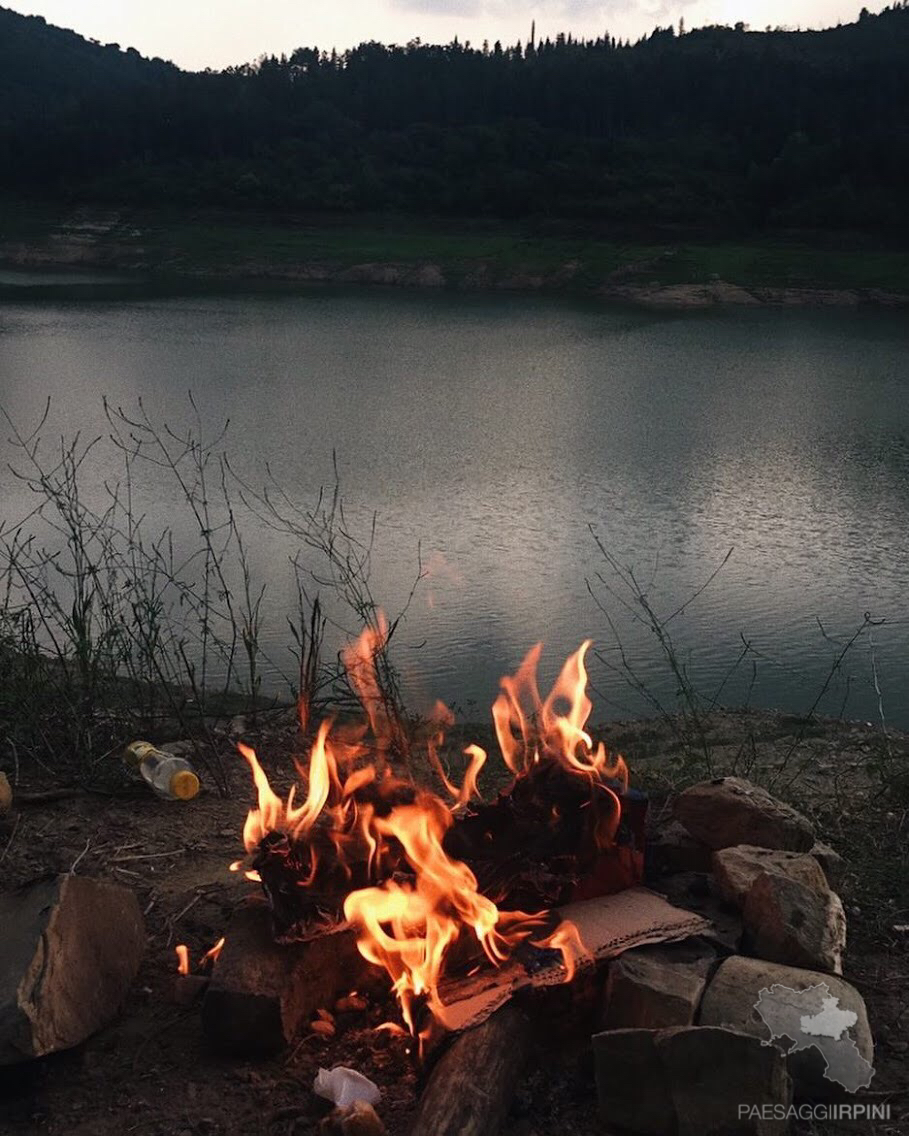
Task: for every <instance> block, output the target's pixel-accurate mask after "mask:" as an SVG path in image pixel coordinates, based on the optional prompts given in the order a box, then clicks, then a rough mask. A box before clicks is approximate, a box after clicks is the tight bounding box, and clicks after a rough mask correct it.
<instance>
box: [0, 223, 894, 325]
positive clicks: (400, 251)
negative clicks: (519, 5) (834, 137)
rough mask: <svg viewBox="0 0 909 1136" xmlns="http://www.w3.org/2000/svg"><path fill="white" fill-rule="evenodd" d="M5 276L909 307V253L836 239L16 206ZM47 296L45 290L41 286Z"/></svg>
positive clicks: (3, 240)
mask: <svg viewBox="0 0 909 1136" xmlns="http://www.w3.org/2000/svg"><path fill="white" fill-rule="evenodd" d="M0 268H4V269H7V270H10V269H12V270H19V271H28V272H34V273H35V274H36V276H40V275H44V274H48V275H49V274H51V273H57V272H66V271H74V270H76V271H78V270H83V271H90V272H94V273H105V272H108V273H112V274H118V275H123V276H125V277H127V278H129V279H132V280H135V281H137V282H141V281H156V282H164V283H165V284H166V283H168V282H171V283H173V284H174V285H175V286H177V287H179V286H180V285H181V284H184V285H185V284H193V285H194V286H200V285H201V286H205V285H206V284H210V285H211V286H213V287H218V286H238V285H239V286H242V285H243V284H244V282H248V283H256V284H260V283H268V282H274V283H275V284H276V285H281V284H284V285H293V284H363V285H375V286H379V287H386V288H410V289H425V290H439V289H452V290H456V291H474V292H479V291H485V292H518V293H520V292H526V293H544V294H545V293H548V294H573V295H577V296H586V297H588V298H597V297H599V298H602V299H604V300H607V301H617V302H625V303H632V304H637V305H643V306H646V307H648V308H660V309H699V308H713V307H717V306H748V307H757V306H774V307H793V306H801V307H835V308H848V307H857V306H859V305H873V306H877V307H906V306H909V254H907V253H905V252H903V251H902V250H900V249H890V248H882V247H880V245H879V243H877V242H875V241H873V240H871V239H870V238H867V237H866V238H863V237H861V236H856V235H854V234H853V235H852V236H851V238H850V239H849V240H844V241H843V242H841V245H840V244H837V243H836V241H834V240H833V239H832V238H831V236H830V234H826V235H825V236H824V238H823V239H820V238H818V237H817V236H816V235H815V237H814V238H813V239H811V240H809V239H808V238H807V237H805V236H804V235H803V236H802V237H801V238H800V239H795V238H794V237H792V236H786V237H777V238H774V239H771V238H761V239H754V240H751V241H731V240H729V241H717V240H714V241H710V242H707V241H694V240H681V239H679V240H674V241H667V240H665V239H663V240H660V241H657V240H652V241H649V242H645V241H643V240H641V239H636V240H634V241H633V242H625V241H622V240H617V239H615V237H612V238H611V239H603V238H600V237H598V236H590V235H583V234H582V235H578V234H573V235H564V234H561V235H546V236H542V237H541V236H537V235H534V234H531V233H530V232H528V231H523V230H519V229H516V228H507V227H505V226H504V225H500V224H497V223H494V222H478V223H477V224H476V225H470V224H468V223H466V222H465V223H463V224H462V225H460V226H458V225H457V224H456V223H454V222H445V223H442V222H437V223H430V222H427V221H422V220H413V219H396V220H393V221H389V220H388V219H372V220H368V219H360V218H351V219H348V220H337V219H334V220H332V221H330V222H329V221H326V220H324V219H322V220H321V221H316V222H312V221H309V222H299V221H288V220H283V221H275V220H270V219H265V220H262V219H255V218H253V219H250V218H248V217H234V216H224V215H217V214H187V213H184V214H179V215H167V216H163V215H160V214H153V213H142V212H139V211H124V210H110V209H77V210H70V211H66V212H61V211H55V210H49V209H48V208H43V209H34V208H33V209H28V208H25V207H22V208H19V207H17V206H15V205H9V204H7V205H6V206H0ZM58 284H59V281H55V282H54V285H58ZM49 286H50V283H49V285H48V287H49ZM10 290H11V288H10V287H7V288H0V295H4V294H5V295H7V296H8V295H9V292H10ZM17 290H18V289H17ZM34 290H37V291H44V290H45V286H43V285H42V284H40V283H38V282H37V281H36V282H35V285H34Z"/></svg>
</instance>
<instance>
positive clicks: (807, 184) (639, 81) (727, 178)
mask: <svg viewBox="0 0 909 1136" xmlns="http://www.w3.org/2000/svg"><path fill="white" fill-rule="evenodd" d="M907 76H909V7H907V4H906V3H905V2H903V3H900V4H897V5H895V6H894V7H892V8H889V9H887V10H885V11H884V12H882V13H881V14H880V15H877V16H873V15H869V14H867V13H866V12H863V13H862V15H861V16H860V17H859V18H858V19H857V21H856V22H855V23H854V24H850V25H847V26H843V27H838V28H833V29H829V30H826V31H821V32H793V31H782V30H779V31H766V32H753V31H749V30H747V29H746V28H745V27H744V26H742V25H739V26H737V27H736V28H724V27H711V28H704V29H699V30H695V31H691V32H688V33H687V34H681V35H680V34H677V33H676V32H675V30H674V29H672V28H663V29H657V30H656V31H655V32H654V33H653V34H652V35H651V36H649V37H647V38H646V39H643V40H641V41H639V42H638V43H635V44H625V43H621V42H616V41H615V40H614V39H612V38H610V37H608V36H604V37H602V38H600V39H597V40H594V41H584V42H578V41H575V40H573V39H572V38H571V37H561V36H560V37H558V38H557V39H556V40H555V41H552V42H550V41H549V40H546V41H544V42H542V43H537V44H533V45H530V44H528V45H524V46H523V47H522V46H521V45H516V46H511V47H503V46H501V45H500V44H494V45H486V44H484V45H483V46H482V47H476V46H470V45H468V44H460V43H458V42H454V43H451V44H449V45H447V46H444V47H443V46H430V45H424V44H421V43H419V42H414V43H411V44H408V45H406V46H383V45H381V44H377V43H367V44H362V45H360V46H359V47H357V48H354V49H353V50H351V51H348V52H345V53H344V54H336V53H335V52H331V53H328V52H324V51H322V52H320V51H317V50H315V49H310V48H299V49H297V50H295V51H293V52H292V53H291V54H289V55H287V56H282V57H280V58H267V59H262V60H260V61H258V62H257V63H254V64H249V65H245V66H240V67H237V68H231V69H229V70H227V71H225V72H220V73H212V72H206V73H202V74H188V73H185V72H182V71H180V70H178V69H177V68H175V67H174V66H172V65H171V64H168V63H164V62H163V61H161V60H151V61H150V60H146V59H143V58H142V57H141V56H139V55H138V53H136V52H135V51H132V50H126V51H124V50H122V49H121V48H119V47H118V46H117V45H108V46H102V45H100V44H94V43H90V42H88V41H86V40H84V39H82V38H81V37H79V36H77V35H75V34H74V33H72V32H65V31H62V30H60V29H56V28H52V27H49V26H48V25H47V24H45V22H44V21H43V20H41V19H40V18H35V17H32V18H26V17H23V16H19V15H17V14H15V13H13V12H11V11H8V10H6V9H0V191H2V192H3V193H4V194H5V195H6V196H7V197H9V196H24V195H28V196H31V197H34V196H40V197H44V198H50V199H56V200H60V201H66V202H67V203H72V202H74V201H75V202H78V201H83V200H84V201H91V202H112V203H113V202H116V203H133V204H142V205H159V204H180V205H187V204H189V205H202V204H204V205H210V206H224V207H230V208H233V209H236V208H243V207H249V208H251V209H254V210H256V211H259V212H261V211H263V210H265V211H268V210H272V211H276V212H281V211H301V210H305V211H319V212H322V211H332V212H341V213H352V212H374V211H378V210H382V211H401V212H406V213H418V214H424V215H464V216H502V217H516V216H536V217H549V218H566V219H579V220H583V221H585V222H590V221H595V222H596V223H597V224H607V225H608V224H641V225H649V224H654V223H661V224H670V225H688V226H697V227H700V228H704V229H711V230H717V231H723V230H729V231H731V230H740V231H747V230H756V229H761V228H766V227H776V228H780V227H799V228H832V229H840V228H851V229H869V228H887V229H890V230H893V229H895V228H902V229H904V230H905V229H906V227H907V221H906V212H907V211H906V206H905V198H906V186H907V185H909V81H907Z"/></svg>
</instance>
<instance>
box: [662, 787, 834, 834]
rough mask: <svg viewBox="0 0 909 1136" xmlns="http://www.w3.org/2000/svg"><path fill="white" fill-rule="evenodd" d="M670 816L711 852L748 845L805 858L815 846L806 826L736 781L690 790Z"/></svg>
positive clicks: (786, 809)
mask: <svg viewBox="0 0 909 1136" xmlns="http://www.w3.org/2000/svg"><path fill="white" fill-rule="evenodd" d="M674 810H675V816H676V818H677V819H678V820H679V821H681V823H682V824H683V825H684V826H685V828H686V829H687V831H688V832H689V833H690V834H691V835H692V836H693V837H694V838H695V839H696V840H700V841H701V843H703V844H706V845H708V846H709V847H710V848H713V849H718V848H730V847H732V846H733V845H735V844H753V845H757V846H758V847H760V848H787V849H790V850H792V851H794V852H807V851H808V849H809V848H811V846H812V845H813V844H814V830H813V828H812V826H811V822H810V821H808V820H807V819H806V818H805V817H803V816H802V814H801V813H799V812H796V810H795V809H794V808H792V807H791V806H790V805H786V804H784V803H783V802H782V801H778V800H777V799H776V798H775V797H772V796H771V795H770V793H768V792H767V790H766V789H762V788H760V787H759V786H758V785H752V783H751V782H750V781H745V780H743V779H742V778H741V777H718V778H716V779H715V780H714V781H704V782H702V783H701V784H700V785H692V786H691V787H690V788H689V789H686V790H685V791H684V792H682V793H680V794H679V795H678V797H676V799H675V805H674Z"/></svg>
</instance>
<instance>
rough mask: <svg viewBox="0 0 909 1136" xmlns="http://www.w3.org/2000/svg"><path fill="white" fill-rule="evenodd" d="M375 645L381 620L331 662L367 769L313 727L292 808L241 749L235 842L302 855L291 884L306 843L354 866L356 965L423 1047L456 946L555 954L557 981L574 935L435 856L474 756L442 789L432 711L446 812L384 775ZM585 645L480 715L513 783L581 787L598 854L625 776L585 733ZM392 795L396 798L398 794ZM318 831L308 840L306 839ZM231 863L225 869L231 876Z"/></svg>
mask: <svg viewBox="0 0 909 1136" xmlns="http://www.w3.org/2000/svg"><path fill="white" fill-rule="evenodd" d="M387 634H388V626H387V623H386V622H385V620H384V618H381V617H380V619H379V620H378V626H377V627H376V628H367V629H366V630H365V631H364V632H363V633H362V634H361V635H360V637H359V638H358V639H357V640H356V642H355V643H354V644H352V645H351V646H350V647H348V648H347V649H346V650H345V651H344V652H343V657H344V661H345V664H346V666H347V669H348V675H349V678H350V682H351V685H352V686H353V688H354V689H355V690H356V692H357V694H358V695H359V697H360V699H361V701H362V703H363V706H364V709H365V710H366V714H367V717H368V719H369V723H370V727H371V730H372V733H373V735H374V736H375V738H376V742H377V748H378V752H379V759H378V761H377V762H370V761H368V759H367V760H366V762H365V763H364V762H363V761H361V760H360V759H361V758H363V757H364V755H366V752H367V751H366V747H365V745H363V744H362V736H363V735H362V733H361V734H359V735H358V736H357V737H356V738H355V739H354V740H353V741H350V740H345V739H344V738H343V737H341V736H339V734H341V731H337V732H335V733H334V734H333V733H332V730H333V727H332V723H331V722H330V721H326V722H323V723H322V724H321V726H320V727H319V731H318V734H317V737H316V739H315V741H314V743H313V745H312V749H311V752H310V756H309V762H308V764H307V765H305V766H304V765H302V764H298V771H299V773H300V777H301V780H302V783H303V785H304V786H305V793H306V796H305V799H304V800H303V802H302V804H299V805H298V804H296V803H295V797H296V788H295V787H294V788H291V789H290V791H289V793H288V794H287V797H286V799H285V800H282V799H281V798H280V797H279V796H278V795H277V794H276V793H275V792H274V791H273V790H272V788H271V786H270V784H269V781H268V778H267V776H266V775H265V773H264V771H263V769H262V767H261V765H260V764H259V761H258V759H257V757H256V754H255V752H254V751H253V750H252V749H251V748H249V747H248V746H245V745H242V744H241V745H240V746H239V747H238V748H239V750H240V752H241V754H242V755H243V757H244V758H245V759H246V761H247V762H248V764H249V766H250V769H251V771H252V776H253V780H254V783H255V786H256V790H257V794H258V803H257V807H256V808H253V809H251V810H250V812H249V815H248V817H247V819H246V823H245V825H244V830H243V842H244V845H245V847H246V851H247V853H250V854H251V853H254V852H255V851H256V850H257V848H258V847H259V844H260V842H261V841H262V839H263V838H264V837H265V836H266V835H267V834H268V833H271V832H282V833H286V834H287V836H288V837H289V838H290V839H291V840H292V841H294V842H297V843H298V845H302V846H304V847H306V848H308V853H309V857H310V868H309V879H301V881H300V885H301V886H302V887H307V886H309V885H311V884H312V882H313V881H314V880H315V878H316V873H317V870H318V866H319V862H318V855H319V853H318V851H317V847H316V845H317V843H319V846H320V847H324V846H325V839H324V838H327V839H328V840H329V841H330V843H331V845H333V847H334V849H335V850H336V852H337V859H338V862H339V863H340V864H341V865H342V866H345V868H346V870H347V873H348V878H349V877H350V874H351V865H352V864H354V863H357V864H359V865H364V864H365V865H366V866H367V869H368V875H367V877H366V878H368V879H369V880H370V881H373V882H372V883H371V885H370V886H367V887H359V888H357V889H355V890H351V891H350V892H349V893H348V895H347V897H346V899H345V900H344V905H343V910H344V916H345V918H346V919H347V920H349V922H350V923H352V924H353V925H354V926H355V927H356V928H357V932H358V946H359V949H360V952H361V953H362V955H363V956H364V957H365V958H366V959H368V960H369V961H370V962H372V963H375V964H376V965H379V966H381V967H384V969H385V970H386V972H387V973H388V975H389V977H390V978H391V981H392V985H393V988H394V991H395V994H396V995H397V997H398V999H399V1001H400V1003H401V1007H402V1013H403V1016H404V1020H405V1022H406V1023H407V1026H408V1028H409V1030H410V1031H411V1033H412V1034H415V1035H418V1036H419V1037H420V1039H421V1043H422V1041H424V1040H425V1039H426V1038H427V1037H428V1035H429V1030H430V1028H431V1027H430V1026H427V1025H426V1022H425V1020H423V1021H421V1020H420V1019H421V1015H420V1013H419V1010H420V1007H425V1008H426V1009H427V1010H428V1011H429V1013H430V1015H431V1019H432V1020H435V1021H438V1022H441V1023H442V1024H444V1022H445V1007H444V1005H443V1004H442V1001H441V999H440V997H439V984H440V980H441V977H442V974H443V968H444V965H445V960H446V956H447V954H448V952H449V950H450V948H451V947H452V946H453V944H454V943H455V942H456V941H457V940H459V939H460V938H461V937H462V936H467V937H473V939H474V940H475V941H476V942H477V944H478V945H479V946H480V947H481V948H482V950H483V951H484V953H485V955H486V957H487V959H488V960H489V962H490V963H492V964H493V965H500V964H501V963H502V962H504V961H505V960H506V959H507V958H508V957H509V956H510V955H511V953H512V952H513V950H514V949H515V947H517V946H518V945H519V944H520V943H521V942H524V941H529V942H531V943H533V944H534V945H535V946H545V947H550V948H553V949H556V950H559V951H560V952H561V954H562V958H563V963H564V967H565V973H566V978H567V979H570V978H571V976H572V975H573V974H574V972H575V969H576V967H577V965H578V962H579V960H580V959H581V958H582V957H583V956H584V955H585V954H586V951H585V948H584V945H583V943H582V942H581V939H580V936H579V934H578V931H577V929H576V928H575V927H574V925H573V924H571V923H569V922H567V921H563V922H561V923H560V924H558V926H557V927H556V928H555V930H554V931H551V933H549V934H546V933H545V927H546V926H547V925H548V927H550V928H551V927H552V923H553V920H552V919H551V918H549V919H547V918H546V916H547V913H545V912H544V913H541V914H537V915H527V914H525V913H523V912H514V911H508V912H502V911H499V909H498V908H497V906H496V904H495V903H494V902H493V901H492V900H491V899H489V898H488V897H487V896H485V895H483V894H481V893H480V891H479V886H478V883H477V879H476V877H475V875H474V874H473V872H472V871H471V869H470V868H469V867H468V865H467V864H465V863H463V862H462V861H460V860H456V859H453V858H452V857H451V856H449V855H448V853H447V852H446V851H445V849H444V846H443V841H444V838H445V834H446V832H447V831H448V829H449V828H450V827H451V825H452V823H453V811H455V810H458V809H462V808H464V807H466V806H467V805H468V802H469V801H470V799H471V798H472V797H474V796H478V795H479V790H478V777H479V774H480V771H481V769H482V768H483V765H484V763H485V762H486V752H485V751H484V750H483V749H481V748H480V747H479V746H477V745H470V746H468V747H467V748H466V749H465V751H464V752H465V755H466V756H467V757H468V758H469V763H468V766H467V769H466V771H465V773H464V776H463V779H462V783H461V785H460V787H458V786H457V785H456V784H454V782H453V781H452V780H451V779H450V777H449V775H448V774H447V773H446V772H445V770H444V768H443V766H442V763H441V761H440V759H439V748H440V746H441V744H442V741H443V739H444V731H445V729H446V728H447V727H448V726H449V725H451V724H452V722H453V716H452V715H451V713H450V711H448V710H447V709H446V708H445V707H444V705H442V704H441V703H438V704H437V707H436V710H435V711H434V714H433V717H432V719H431V735H430V737H429V738H428V739H427V742H426V749H427V757H428V760H429V763H430V765H431V766H432V768H433V769H434V770H435V772H436V774H437V775H438V777H439V779H440V781H441V783H442V785H443V786H444V788H445V790H446V792H447V793H448V794H449V796H450V797H451V799H452V800H451V804H450V805H449V806H446V805H445V803H444V802H443V800H442V799H441V798H440V797H438V796H436V795H435V794H434V793H432V792H430V791H429V790H426V789H418V788H416V787H415V786H414V785H413V784H412V783H411V782H408V781H403V780H401V779H399V778H397V777H395V776H394V774H393V773H392V771H391V767H390V765H388V764H387V763H386V761H385V755H386V754H387V753H388V751H389V749H390V748H391V744H392V740H393V738H394V725H393V723H392V721H391V720H390V718H389V715H388V712H387V707H386V705H385V702H384V700H383V697H382V690H381V683H380V682H379V680H378V675H377V671H376V662H375V660H376V655H377V653H378V652H379V651H380V650H382V649H383V648H384V645H385V643H386V641H387ZM589 646H590V641H589V640H588V641H586V642H584V643H583V644H582V645H581V647H580V648H579V649H578V651H576V652H575V653H574V654H573V655H571V656H570V657H569V659H568V660H567V661H566V663H565V665H564V666H563V668H562V671H561V673H560V675H559V677H558V679H557V680H556V683H555V685H554V686H553V688H552V691H551V692H550V694H549V696H548V697H547V698H546V700H545V701H543V700H542V699H541V698H540V694H539V690H538V688H537V681H536V668H537V663H538V661H539V658H540V654H541V651H542V645H541V644H537V645H536V646H535V647H533V648H532V649H531V650H530V651H529V652H528V653H527V656H526V657H525V659H524V660H523V662H522V663H521V666H520V667H519V668H518V671H517V673H516V674H515V675H514V676H506V677H505V678H503V679H502V681H501V692H500V694H499V695H498V697H497V698H496V701H495V703H494V705H493V707H492V715H493V721H494V723H495V729H496V735H497V738H498V742H499V748H500V750H501V753H502V757H503V759H504V761H505V763H506V764H507V766H508V767H509V769H511V771H512V772H513V773H514V774H515V776H516V777H523V776H526V775H527V773H528V771H529V770H530V769H532V768H533V767H534V766H536V765H537V764H539V763H540V762H541V761H551V762H557V763H558V764H559V765H560V766H561V767H562V768H563V769H565V770H566V771H567V772H569V773H571V774H573V775H576V776H578V777H581V778H585V779H586V780H587V781H588V782H589V784H590V793H591V798H590V802H591V804H594V805H595V810H594V812H593V813H592V814H591V815H593V816H594V818H595V823H594V824H593V832H594V839H595V840H596V843H597V845H598V846H599V847H606V846H608V845H609V844H610V843H611V842H612V840H613V839H614V837H615V833H616V829H617V827H618V824H619V818H620V815H621V801H620V797H619V793H620V792H623V791H624V789H625V788H626V787H627V781H628V771H627V769H626V767H625V763H624V761H623V759H622V758H621V757H614V758H613V757H612V756H611V755H609V754H608V753H607V751H606V749H605V747H604V746H603V744H602V743H599V744H597V745H594V742H593V739H592V738H591V736H590V734H589V733H588V732H587V730H586V725H587V720H588V718H589V716H590V713H591V710H592V704H591V702H590V699H589V698H588V697H587V693H586V687H587V670H586V667H585V664H584V657H585V654H586V652H587V650H588V648H589ZM402 788H403V789H406V792H400V791H399V790H400V789H402ZM617 790H618V792H617ZM380 801H381V802H382V805H381V807H379V804H378V802H380ZM317 825H318V828H319V834H318V837H319V839H318V840H315V839H313V837H316V835H317V834H316V833H315V832H314V831H313V830H314V828H315V827H316V826H317ZM308 837H309V838H310V839H309V840H307V838H308ZM242 866H243V863H242V861H237V862H236V863H235V864H233V865H231V868H232V870H239V869H240V868H241V867H242ZM398 868H400V869H401V870H400V871H398V870H397V869H398ZM392 870H394V872H395V874H394V878H391V874H392ZM411 873H412V879H411V878H410V876H411ZM246 874H247V876H248V877H251V876H253V875H257V873H254V872H250V871H247V872H246ZM362 878H363V877H362V876H361V879H362ZM209 953H210V954H211V952H209Z"/></svg>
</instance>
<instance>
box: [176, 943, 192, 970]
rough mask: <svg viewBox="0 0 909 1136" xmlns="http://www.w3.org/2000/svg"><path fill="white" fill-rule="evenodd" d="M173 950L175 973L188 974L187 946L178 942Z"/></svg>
mask: <svg viewBox="0 0 909 1136" xmlns="http://www.w3.org/2000/svg"><path fill="white" fill-rule="evenodd" d="M174 952H175V953H176V956H177V974H189V947H187V945H186V944H185V943H178V944H177V946H176V947H174Z"/></svg>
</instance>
